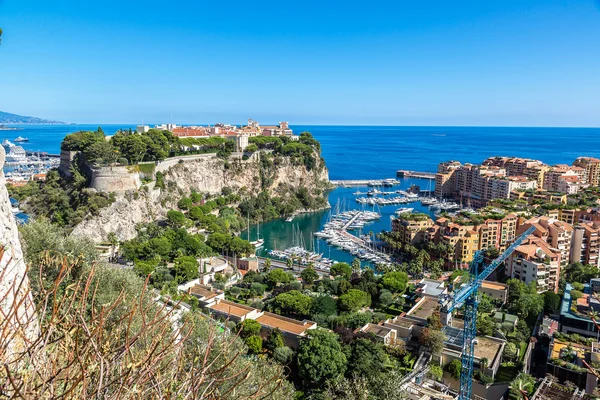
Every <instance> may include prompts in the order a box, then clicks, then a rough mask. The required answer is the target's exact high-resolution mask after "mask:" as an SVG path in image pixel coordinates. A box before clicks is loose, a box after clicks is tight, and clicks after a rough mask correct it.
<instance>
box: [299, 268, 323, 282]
mask: <svg viewBox="0 0 600 400" xmlns="http://www.w3.org/2000/svg"><path fill="white" fill-rule="evenodd" d="M300 277H301V278H302V280H303V281H304V284H306V285H312V284H313V283H314V282H315V281H316V280H317V279H319V274H317V271H315V269H314V268H304V270H303V271H302V272H301V273H300Z"/></svg>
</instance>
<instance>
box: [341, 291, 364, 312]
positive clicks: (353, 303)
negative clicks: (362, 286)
mask: <svg viewBox="0 0 600 400" xmlns="http://www.w3.org/2000/svg"><path fill="white" fill-rule="evenodd" d="M338 303H339V307H340V310H343V311H356V310H358V309H360V308H363V307H367V306H370V305H371V296H370V295H369V294H368V293H366V292H363V291H362V290H358V289H350V290H348V292H347V293H345V294H343V295H341V296H340V297H339V299H338Z"/></svg>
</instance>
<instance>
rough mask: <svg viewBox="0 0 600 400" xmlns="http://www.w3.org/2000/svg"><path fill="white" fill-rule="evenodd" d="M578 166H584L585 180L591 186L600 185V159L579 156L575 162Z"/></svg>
mask: <svg viewBox="0 0 600 400" xmlns="http://www.w3.org/2000/svg"><path fill="white" fill-rule="evenodd" d="M573 165H574V166H576V167H580V168H583V170H584V180H585V182H586V183H587V184H589V185H591V186H600V159H598V158H593V157H579V158H578V159H577V160H575V161H574V162H573Z"/></svg>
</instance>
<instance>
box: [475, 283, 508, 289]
mask: <svg viewBox="0 0 600 400" xmlns="http://www.w3.org/2000/svg"><path fill="white" fill-rule="evenodd" d="M481 287H484V288H488V289H495V290H508V286H506V285H505V284H503V283H499V282H490V281H483V282H482V283H481Z"/></svg>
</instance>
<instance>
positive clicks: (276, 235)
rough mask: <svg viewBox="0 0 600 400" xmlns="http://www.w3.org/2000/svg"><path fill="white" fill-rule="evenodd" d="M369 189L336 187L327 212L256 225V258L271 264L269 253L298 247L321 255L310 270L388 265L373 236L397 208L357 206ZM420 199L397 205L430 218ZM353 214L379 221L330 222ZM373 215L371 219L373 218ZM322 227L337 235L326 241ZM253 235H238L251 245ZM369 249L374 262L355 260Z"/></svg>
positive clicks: (405, 187) (387, 225)
mask: <svg viewBox="0 0 600 400" xmlns="http://www.w3.org/2000/svg"><path fill="white" fill-rule="evenodd" d="M418 183H419V181H418V180H411V179H406V180H403V181H402V183H400V184H398V185H397V186H395V187H393V188H391V189H382V188H379V189H377V190H380V191H393V192H395V191H396V190H402V191H403V192H406V193H408V192H409V189H410V187H411V185H414V184H418ZM421 183H422V182H421ZM372 189H374V187H372V186H367V185H364V186H358V187H356V186H355V187H337V188H336V189H334V190H332V191H330V192H329V194H328V200H329V203H330V204H331V205H332V208H331V209H328V210H322V211H318V212H314V213H305V214H298V215H296V216H294V218H293V220H292V221H291V222H286V219H285V218H281V219H277V220H272V221H268V222H265V223H263V224H260V239H263V240H264V245H263V246H262V247H260V248H259V249H257V255H258V256H260V257H265V258H272V259H274V260H275V259H279V258H278V257H274V256H272V255H270V254H269V251H270V250H277V251H280V252H283V251H284V250H286V249H290V248H292V247H295V246H298V245H301V246H300V247H301V248H303V249H305V250H308V251H310V252H312V253H315V254H317V255H321V257H322V259H324V260H323V262H322V263H321V262H320V260H316V259H314V258H313V259H312V261H309V262H313V266H315V267H319V268H320V267H321V266H323V268H326V267H327V266H328V265H331V263H333V262H335V261H338V262H347V263H351V262H352V260H353V259H355V258H359V259H361V261H362V265H363V266H370V267H374V266H375V264H377V263H381V262H388V261H387V257H386V255H383V253H382V254H379V253H381V252H379V251H378V250H377V248H378V246H379V245H378V243H377V242H376V240H375V239H374V238H375V236H376V234H378V233H379V232H381V231H384V230H385V231H389V230H391V217H395V216H396V215H397V214H396V211H397V210H398V208H399V205H396V204H383V205H371V204H360V203H358V202H357V201H356V198H357V196H358V197H366V193H367V192H368V191H369V190H372ZM392 189H393V190H392ZM356 192H360V193H364V196H362V195H357V194H355V193H356ZM400 196H402V195H400V194H394V195H391V198H394V197H400ZM387 197H390V196H384V195H379V194H378V195H377V196H372V197H371V196H369V198H387ZM422 199H425V197H422V196H421V197H420V196H418V195H415V196H413V198H411V199H409V202H407V203H402V204H401V205H402V206H406V207H409V208H413V209H414V212H422V213H427V214H428V215H431V216H432V217H433V211H432V210H430V208H429V207H428V206H424V205H422V204H421V202H420V200H422ZM338 204H339V205H338ZM357 211H361V212H362V211H367V212H372V213H375V214H379V218H376V219H370V220H368V221H367V220H365V219H363V218H361V219H359V218H358V217H357V218H356V219H354V220H352V218H349V219H345V220H344V221H345V223H344V224H341V225H339V226H337V227H336V225H335V224H337V222H335V221H336V220H337V218H334V216H336V215H338V214H342V213H347V212H357ZM375 214H371V215H372V216H374V215H375ZM348 215H350V214H345V217H346V216H348ZM353 215H356V214H353ZM366 215H368V214H366ZM332 222H334V224H333V225H332V224H331V223H332ZM328 223H329V224H328ZM326 225H327V228H331V230H330V232H331V231H335V229H334V228H337V231H336V233H335V234H334V235H335V237H331V238H327V237H325V236H324V235H322V234H321V233H319V232H322V231H324V230H325V229H326ZM344 225H348V226H347V230H345V231H343V230H342V231H340V230H341V229H342V228H343V227H344ZM298 232H300V233H298ZM338 232H339V233H338ZM256 233H257V229H256V228H255V227H253V228H251V229H250V230H249V231H244V232H242V238H243V239H246V238H248V237H249V238H250V241H255V240H257V239H258V238H259V237H258V236H257V234H256ZM299 236H300V237H301V240H300V238H299ZM332 236H333V235H332ZM343 244H345V245H346V247H347V248H344V247H343V246H342V245H343ZM369 248H370V249H371V250H372V249H373V248H375V251H376V252H377V253H375V255H379V256H380V257H381V259H380V260H377V259H376V258H373V259H369V258H366V257H362V258H361V257H359V255H367V254H370V253H368V252H369ZM353 252H354V254H353ZM280 255H282V254H280ZM309 258H310V256H309Z"/></svg>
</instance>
